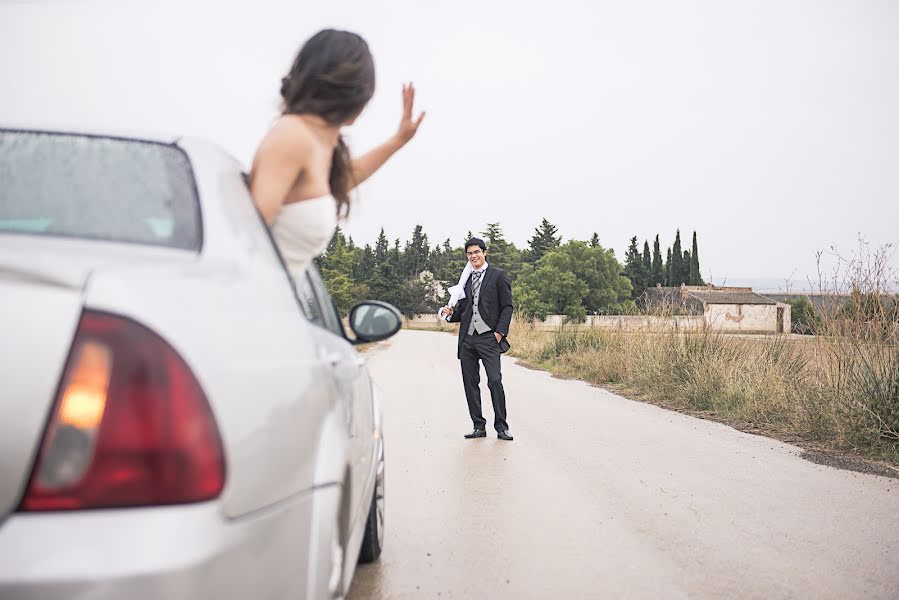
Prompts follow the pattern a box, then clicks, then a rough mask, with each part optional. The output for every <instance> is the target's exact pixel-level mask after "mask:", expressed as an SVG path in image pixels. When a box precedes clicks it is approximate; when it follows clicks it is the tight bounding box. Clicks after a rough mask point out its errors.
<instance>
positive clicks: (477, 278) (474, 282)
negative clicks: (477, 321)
mask: <svg viewBox="0 0 899 600" xmlns="http://www.w3.org/2000/svg"><path fill="white" fill-rule="evenodd" d="M482 274H483V273H482V272H481V271H475V272H474V273H472V274H471V295H472V296H474V297H475V298H477V297H478V291H479V290H480V289H481V275H482Z"/></svg>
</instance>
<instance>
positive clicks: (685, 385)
mask: <svg viewBox="0 0 899 600" xmlns="http://www.w3.org/2000/svg"><path fill="white" fill-rule="evenodd" d="M895 334H896V332H895V331H894V332H893V334H892V335H895ZM509 337H510V339H511V340H513V348H512V354H513V355H514V356H517V357H520V358H522V359H524V360H525V361H526V362H528V363H530V364H533V365H535V366H540V367H543V368H546V369H548V370H550V371H552V372H553V373H556V374H558V375H561V376H566V377H574V378H577V379H582V380H585V381H588V382H591V383H594V384H600V385H610V386H613V387H616V388H617V389H619V390H622V391H625V392H628V393H629V394H630V395H631V396H635V397H637V398H640V399H643V400H647V401H650V402H653V403H656V404H660V405H663V406H666V407H670V408H674V409H679V410H686V411H690V412H697V413H700V414H702V415H703V416H708V417H711V418H715V419H718V420H722V421H725V422H728V423H731V424H733V425H735V426H737V427H740V428H742V429H747V430H753V431H763V432H766V433H768V434H771V435H774V436H776V437H780V438H782V439H789V440H792V441H804V442H806V443H807V444H808V445H811V446H815V447H819V448H826V449H836V450H851V451H856V452H860V453H862V454H866V455H869V456H878V457H882V458H886V459H888V460H891V461H894V462H899V443H897V442H899V437H897V435H896V431H897V430H899V351H897V347H896V345H895V340H896V339H899V338H895V337H894V338H893V339H892V342H893V343H892V344H890V343H870V342H868V343H859V340H858V339H857V338H855V337H851V336H848V335H839V336H837V335H832V336H818V337H812V338H808V339H801V340H795V339H792V338H790V337H789V336H759V337H758V338H747V337H742V336H733V335H728V334H722V333H716V332H713V331H708V330H698V331H693V332H681V333H675V332H655V333H653V332H643V333H639V332H622V331H613V330H600V329H590V330H580V331H578V330H565V329H563V330H562V331H560V332H540V331H536V330H535V329H534V328H533V327H531V326H530V325H529V324H528V323H527V322H525V321H522V320H516V322H515V323H514V324H513V329H512V331H511V332H510V335H509Z"/></svg>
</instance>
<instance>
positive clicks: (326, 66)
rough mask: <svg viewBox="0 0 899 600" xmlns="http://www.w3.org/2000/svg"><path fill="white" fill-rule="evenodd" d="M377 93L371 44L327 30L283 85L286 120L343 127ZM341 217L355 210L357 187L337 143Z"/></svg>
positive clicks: (333, 177) (345, 151)
mask: <svg viewBox="0 0 899 600" xmlns="http://www.w3.org/2000/svg"><path fill="white" fill-rule="evenodd" d="M374 93H375V65H374V60H373V59H372V56H371V52H369V50H368V44H367V43H366V42H365V40H363V39H362V38H361V37H360V36H358V35H356V34H355V33H350V32H349V31H337V30H335V29H325V30H323V31H320V32H318V33H316V34H315V35H314V36H312V37H311V38H310V39H309V40H308V41H307V42H306V43H305V44H303V47H302V48H301V49H300V52H299V53H298V54H297V57H296V59H295V60H294V61H293V66H292V67H291V68H290V73H288V74H287V76H286V77H285V78H284V79H282V80H281V97H282V98H283V99H284V106H283V113H284V114H294V115H302V114H310V115H317V116H319V117H321V118H322V119H324V120H325V122H326V123H327V124H328V125H331V126H339V125H342V124H343V123H346V122H347V121H349V120H351V119H353V118H354V117H356V116H357V115H358V114H359V113H360V112H362V109H363V108H365V105H366V104H367V103H368V101H369V100H371V97H372V96H373V95H374ZM328 182H329V184H330V186H331V194H333V196H334V198H335V199H336V200H337V205H338V213H339V214H341V215H343V216H345V215H346V214H347V213H348V212H349V208H350V189H351V188H352V187H353V185H354V182H353V181H352V165H351V162H350V152H349V148H347V145H346V142H344V140H343V136H341V137H339V138H338V139H337V145H336V146H335V147H334V155H333V156H332V158H331V173H330V175H329V177H328Z"/></svg>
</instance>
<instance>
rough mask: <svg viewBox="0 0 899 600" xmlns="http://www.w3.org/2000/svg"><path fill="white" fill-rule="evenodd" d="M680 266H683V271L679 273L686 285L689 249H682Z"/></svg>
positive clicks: (688, 278)
mask: <svg viewBox="0 0 899 600" xmlns="http://www.w3.org/2000/svg"><path fill="white" fill-rule="evenodd" d="M681 267H682V268H683V270H684V271H683V273H681V279H682V280H683V282H684V283H686V284H687V285H690V251H689V250H684V261H683V262H682V263H681Z"/></svg>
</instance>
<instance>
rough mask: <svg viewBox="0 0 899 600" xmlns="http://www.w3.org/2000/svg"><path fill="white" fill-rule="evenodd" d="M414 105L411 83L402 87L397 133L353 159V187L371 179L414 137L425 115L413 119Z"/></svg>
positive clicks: (413, 87)
mask: <svg viewBox="0 0 899 600" xmlns="http://www.w3.org/2000/svg"><path fill="white" fill-rule="evenodd" d="M414 103H415V86H414V85H412V84H411V83H410V84H409V85H403V118H402V119H400V126H399V128H398V129H397V132H396V133H395V134H393V135H392V136H390V139H388V140H387V141H386V142H384V143H383V144H381V145H380V146H378V147H376V148H374V149H372V150H369V151H368V152H366V153H365V154H363V155H361V156H359V157H357V158H355V159H353V161H352V164H353V176H352V183H353V185H354V186H357V185H359V184H360V183H362V182H363V181H365V180H366V179H368V178H369V177H371V175H372V173H374V172H375V171H377V170H378V169H380V168H381V167H382V166H384V163H385V162H387V159H389V158H390V157H391V156H393V155H394V154H396V151H397V150H399V149H400V148H402V147H403V146H405V145H406V143H407V142H408V141H409V140H411V139H412V138H413V137H415V133H416V132H417V131H418V126H419V125H421V121H422V119H424V118H425V113H423V112H422V113H421V114H420V115H418V118H417V119H413V118H412V107H413V104H414Z"/></svg>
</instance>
